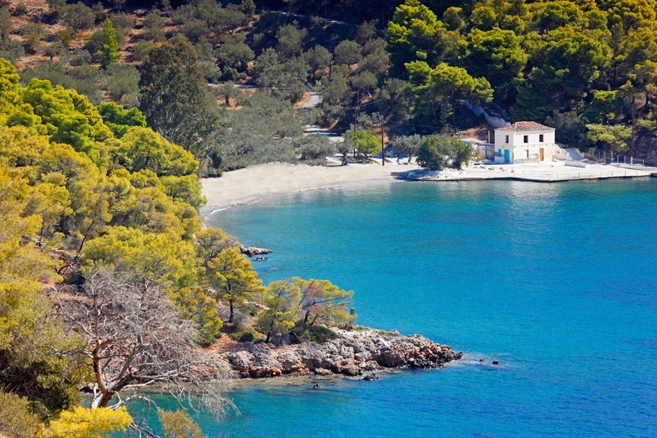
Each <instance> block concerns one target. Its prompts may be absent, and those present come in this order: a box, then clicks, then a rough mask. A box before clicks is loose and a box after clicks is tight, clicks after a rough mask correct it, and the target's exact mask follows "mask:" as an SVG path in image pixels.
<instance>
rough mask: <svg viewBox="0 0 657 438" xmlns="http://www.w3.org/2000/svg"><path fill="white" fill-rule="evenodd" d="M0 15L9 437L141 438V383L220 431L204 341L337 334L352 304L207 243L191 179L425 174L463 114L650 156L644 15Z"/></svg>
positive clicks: (407, 11) (544, 4)
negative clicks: (294, 170)
mask: <svg viewBox="0 0 657 438" xmlns="http://www.w3.org/2000/svg"><path fill="white" fill-rule="evenodd" d="M0 5H2V9H0V58H4V59H0V222H1V223H2V224H3V228H2V231H0V236H1V237H0V246H1V248H2V251H0V432H2V433H4V434H6V435H8V436H35V435H39V434H41V435H43V436H50V437H65V436H66V437H69V436H80V437H82V436H84V437H87V436H101V435H102V434H104V433H106V432H110V431H117V430H124V431H125V430H137V429H138V428H141V427H143V425H142V424H141V423H140V422H139V419H136V418H132V417H131V416H130V415H129V414H128V412H127V410H126V408H125V406H126V405H127V404H129V402H130V401H131V400H132V399H131V396H130V395H129V394H130V392H129V391H130V390H132V389H135V388H139V387H141V386H143V385H145V384H147V383H148V384H155V383H156V384H158V385H160V386H161V387H164V388H167V387H168V388H169V389H170V390H171V391H172V392H175V393H178V394H181V398H184V400H181V403H182V404H181V406H189V405H190V404H194V403H204V404H205V405H206V406H207V409H210V410H212V411H213V412H215V413H216V414H217V415H221V413H222V412H225V410H226V409H230V404H229V403H228V402H227V401H226V400H225V399H223V398H222V397H221V395H220V394H216V393H213V392H209V391H207V388H206V386H207V385H203V382H206V381H208V380H211V379H220V378H221V374H220V370H216V369H214V368H213V367H212V366H211V364H212V360H211V357H209V356H208V355H209V354H211V349H209V348H206V347H208V346H212V345H213V344H214V343H215V342H216V339H217V338H219V337H221V336H222V335H223V336H230V337H232V338H233V339H235V340H237V341H243V342H271V341H273V340H280V339H288V340H289V339H295V340H296V341H298V342H303V341H304V340H318V339H323V338H326V337H330V336H331V331H330V328H329V327H331V326H345V325H349V324H352V323H353V315H350V314H349V312H348V306H349V302H350V300H351V297H352V292H350V291H345V290H341V289H340V288H338V287H337V286H335V285H333V284H331V283H329V282H328V281H315V280H310V281H306V280H301V279H298V278H292V279H290V280H288V281H284V282H276V283H273V284H271V285H269V286H265V285H263V284H262V283H261V281H260V280H259V279H258V277H257V274H256V273H255V271H254V270H253V269H252V266H251V263H250V261H249V260H248V259H247V258H245V257H244V256H243V255H242V254H241V253H240V245H239V242H238V241H237V239H235V238H234V237H232V236H229V235H227V234H226V233H225V232H224V231H222V230H218V229H203V228H202V226H201V220H200V218H199V217H198V209H199V208H200V207H201V206H202V205H203V204H204V202H205V199H204V198H203V195H202V193H201V186H200V182H199V177H200V176H205V175H211V176H219V175H220V174H221V172H223V171H226V170H231V169H236V168H240V167H245V166H248V165H252V164H257V163H264V162H270V161H284V162H302V163H309V164H321V163H323V162H325V160H326V157H327V156H330V155H333V154H335V153H341V154H342V155H343V156H344V160H345V162H346V157H347V152H349V151H352V150H354V149H357V150H358V151H359V152H360V153H362V154H363V155H364V158H365V159H366V158H367V155H368V154H372V153H374V152H376V151H377V150H380V149H379V148H380V135H383V137H384V138H385V139H386V140H385V141H387V142H388V143H389V144H390V145H392V147H393V148H395V149H396V150H397V151H400V152H404V153H407V154H409V155H416V154H418V153H419V157H418V158H419V161H420V162H422V163H426V165H427V167H432V168H440V167H442V166H443V165H444V163H443V162H442V161H441V160H443V159H444V157H445V156H446V154H447V152H445V151H448V152H449V154H452V155H453V157H452V161H456V162H459V160H461V154H462V153H463V150H462V148H459V147H460V146H462V145H460V143H459V142H454V141H449V140H448V139H446V137H432V138H431V139H430V141H427V140H423V137H422V136H424V135H428V134H435V133H446V134H453V133H455V132H458V131H459V130H465V129H470V128H477V127H481V126H484V128H485V120H483V119H481V118H477V117H476V116H474V114H473V113H472V111H470V110H469V109H468V107H467V106H466V102H469V103H470V104H472V105H482V106H483V107H484V108H486V109H487V110H489V111H491V112H496V113H498V114H500V115H501V116H504V117H508V118H509V119H510V120H514V121H517V120H534V121H538V122H542V123H546V124H548V125H550V126H553V127H555V128H556V129H557V136H558V137H557V140H558V141H559V142H561V143H565V144H567V145H570V146H575V147H580V148H582V149H584V150H589V149H593V148H601V149H606V150H607V149H611V150H614V151H617V152H621V151H628V153H631V154H633V155H635V156H644V157H646V158H649V159H652V160H653V161H655V160H657V155H656V154H655V151H656V150H657V142H655V132H656V131H657V121H656V120H655V112H654V106H655V96H656V94H657V88H656V83H655V82H656V81H655V79H656V78H657V45H656V43H655V41H656V38H655V37H656V36H657V35H656V33H657V12H656V8H655V7H656V5H655V2H654V1H653V0H600V1H593V0H577V1H535V2H531V1H523V0H513V1H505V0H488V1H472V2H450V1H438V0H436V1H431V0H427V1H425V2H420V1H418V0H407V1H406V2H403V3H402V2H399V1H392V0H390V1H382V2H378V1H377V2H375V1H355V0H326V1H319V0H318V1H310V0H298V1H294V0H291V1H287V0H281V1H264V0H263V1H258V0H256V1H255V3H254V2H253V1H251V0H241V1H237V2H233V3H218V2H216V1H215V0H194V1H190V2H175V1H168V0H162V1H160V2H157V4H152V2H146V1H141V2H139V1H138V2H131V1H127V2H126V1H122V0H114V1H110V2H105V3H101V2H98V3H89V4H85V3H66V1H64V0H47V1H45V0H44V1H42V0H30V1H27V0H26V1H20V0H18V1H15V0H11V1H7V0H0ZM311 94H318V95H321V102H320V103H319V104H317V105H314V106H310V107H306V108H303V106H304V105H305V104H306V103H307V102H309V97H310V96H311ZM310 124H316V125H319V126H321V127H324V128H326V129H327V130H328V131H329V132H335V133H344V134H345V135H344V137H345V142H344V143H342V144H337V145H336V144H334V143H331V142H330V141H329V140H328V139H327V138H326V137H325V136H318V135H312V136H309V135H304V125H310ZM421 143H424V144H425V145H428V146H427V147H426V148H425V150H424V152H421V151H420V144H421ZM431 151H434V153H427V152H431ZM465 159H467V157H465V158H463V160H465ZM461 161H462V160H461ZM190 352H193V354H192V353H190ZM81 389H84V390H85V391H87V392H90V400H91V401H90V404H91V409H88V408H82V407H80V400H81V394H80V390H81ZM126 394H128V395H126ZM108 408H112V409H108ZM160 418H161V421H162V423H163V425H164V427H165V430H168V431H169V435H168V436H187V435H184V434H183V435H176V433H178V432H175V431H176V430H180V428H181V427H183V428H186V429H185V430H186V431H188V432H189V431H196V432H198V433H199V434H200V431H198V430H197V429H195V427H196V426H195V425H194V424H193V422H192V421H191V419H190V418H189V417H188V416H187V414H185V412H184V411H179V412H163V411H161V412H160ZM196 432H194V433H196ZM185 433H187V432H185ZM195 436H200V435H195Z"/></svg>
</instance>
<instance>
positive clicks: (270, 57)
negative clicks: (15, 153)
mask: <svg viewBox="0 0 657 438" xmlns="http://www.w3.org/2000/svg"><path fill="white" fill-rule="evenodd" d="M5 2H6V0H5ZM374 3H376V5H375V4H374ZM400 3H401V2H395V1H388V2H383V3H381V2H367V1H364V2H362V1H358V2H356V1H347V0H334V1H330V0H326V1H304V0H299V1H262V2H255V3H254V2H253V1H251V0H244V1H236V2H234V3H230V2H228V3H223V4H222V3H218V2H216V1H215V0H195V1H190V2H169V1H167V0H164V1H162V2H157V3H156V4H155V5H153V4H152V3H149V2H143V1H142V2H130V1H128V2H125V1H121V0H115V1H113V2H106V3H95V4H91V3H90V4H89V5H85V4H83V3H75V4H66V3H65V2H64V1H63V0H48V2H47V3H45V2H44V3H43V4H42V6H41V7H39V8H37V7H33V6H31V7H30V8H28V7H27V6H26V5H25V3H21V2H20V1H12V2H11V4H10V5H9V6H7V7H6V8H5V11H2V13H0V56H4V57H5V58H7V59H9V60H11V61H12V62H15V63H16V65H17V66H18V68H19V70H20V71H21V78H22V83H23V85H27V84H28V83H29V81H30V80H31V79H32V78H35V77H37V78H41V79H48V80H50V81H51V83H53V84H54V85H57V84H61V85H63V86H65V87H70V88H74V89H76V90H77V91H78V92H79V93H81V94H84V95H86V96H87V97H88V98H89V99H90V101H91V102H92V103H93V104H99V103H100V102H102V101H107V100H110V101H113V102H116V103H118V104H119V105H121V106H123V107H124V108H130V107H138V108H140V110H141V111H142V112H143V114H144V115H145V116H146V119H147V121H148V123H149V124H150V125H151V126H153V128H154V129H155V130H156V131H157V132H159V133H160V134H162V135H163V136H164V137H165V138H167V139H168V140H170V141H173V142H174V143H178V144H181V145H182V146H184V147H185V148H186V149H187V150H190V151H192V152H193V153H194V154H195V156H196V158H197V159H198V160H199V161H200V162H201V174H203V175H219V174H220V173H221V172H222V171H224V170H230V169H235V168H240V167H244V166H248V165H250V164H258V163H263V162H269V161H287V162H307V163H310V164H317V163H321V162H323V160H324V157H325V156H327V155H332V154H333V153H336V152H342V153H343V154H346V152H347V151H348V150H350V149H354V144H353V142H351V144H348V143H349V142H347V143H345V144H342V145H339V144H338V145H337V149H336V145H334V144H332V143H330V142H328V141H326V139H325V138H324V136H307V135H304V133H303V127H304V125H310V124H316V125H319V126H321V127H323V128H327V129H329V132H333V133H340V134H342V133H345V132H347V131H359V134H357V135H352V136H351V138H352V139H353V138H365V137H366V138H368V140H371V138H372V135H374V134H376V133H377V132H380V131H384V132H385V138H386V140H385V141H386V142H387V143H388V144H390V145H392V146H393V147H395V148H396V147H397V145H408V142H404V141H395V137H399V136H409V135H413V134H422V135H426V134H434V133H440V132H443V133H454V132H457V131H459V130H465V129H470V128H479V127H483V128H485V121H484V120H483V119H482V118H477V117H476V116H475V115H474V114H473V113H472V112H471V111H470V110H469V109H467V107H466V106H465V105H464V104H465V103H466V102H469V103H471V104H473V105H482V106H483V107H484V108H485V109H487V110H488V111H489V112H490V113H493V114H497V115H500V116H501V117H505V118H507V119H508V120H510V121H519V120H533V121H538V122H541V123H546V124H548V125H550V126H553V127H555V128H556V129H557V141H559V142H560V143H564V144H567V145H568V146H572V147H579V148H581V149H583V150H584V151H589V150H591V149H593V148H599V149H612V150H614V151H619V152H620V151H622V152H627V153H629V154H632V155H635V156H640V157H641V156H642V157H647V158H649V160H655V159H657V155H656V153H655V150H656V149H657V145H656V144H655V135H654V132H655V130H656V129H657V125H656V124H655V120H654V108H653V107H654V97H655V90H654V82H655V75H656V74H657V70H656V67H655V63H656V62H657V49H656V48H655V47H654V41H655V35H654V32H656V31H655V26H656V24H655V23H656V20H657V16H656V12H655V4H654V1H652V0H618V1H615V0H606V1H602V0H601V1H597V2H596V1H593V0H591V1H585V0H579V1H549V2H547V1H545V2H541V1H534V2H532V1H523V0H514V1H503V0H488V1H479V2H474V1H473V2H450V1H426V2H424V3H423V2H420V1H418V0H408V1H406V2H404V3H401V4H400ZM6 4H9V3H6ZM341 20H345V21H341ZM174 46H175V47H177V49H173V47H174ZM166 51H170V52H171V53H169V54H165V53H164V52H166ZM183 60H184V63H185V66H186V69H185V71H179V72H178V73H177V74H176V77H175V79H174V81H172V80H169V79H170V78H165V76H162V75H160V77H159V78H158V77H157V74H158V73H157V72H158V71H159V72H160V73H161V72H163V71H164V70H165V69H166V68H167V67H166V66H167V65H169V66H171V65H175V64H176V63H178V64H179V63H180V62H182V61H183ZM167 63H168V64H167ZM179 70H180V69H179ZM158 81H161V82H158ZM175 81H178V83H176V82H175ZM165 83H166V85H167V89H166V91H163V92H161V93H160V94H159V95H151V94H152V93H153V90H155V89H157V88H158V87H160V88H161V85H163V84H165ZM208 84H209V85H208ZM310 93H319V94H320V95H321V103H320V104H319V105H314V106H311V107H308V108H305V110H303V111H302V110H300V108H301V107H302V106H303V105H304V103H305V102H307V101H308V97H309V95H310ZM165 101H166V102H168V103H167V105H166V108H167V110H168V111H169V114H168V115H167V116H161V117H159V118H160V120H156V118H157V117H156V114H157V113H158V110H159V109H161V108H162V106H161V104H162V103H163V102H165ZM191 102H193V103H191ZM171 103H176V105H177V107H176V108H169V106H170V104H171ZM190 110H193V111H190ZM192 114H193V115H192ZM165 125H168V126H165ZM181 126H184V127H187V126H189V127H190V128H189V129H185V128H183V131H186V132H180V130H179V128H180V127H181ZM174 131H178V132H176V133H174ZM191 132H193V134H191V135H190V133H191ZM369 143H371V141H369V142H357V143H356V145H355V146H356V147H358V146H360V147H361V148H363V149H365V150H367V145H368V144H369ZM402 152H411V153H412V152H414V151H413V150H411V151H402Z"/></svg>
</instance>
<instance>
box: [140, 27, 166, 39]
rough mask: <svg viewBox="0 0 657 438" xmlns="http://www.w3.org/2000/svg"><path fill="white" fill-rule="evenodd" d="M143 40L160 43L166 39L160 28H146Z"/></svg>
mask: <svg viewBox="0 0 657 438" xmlns="http://www.w3.org/2000/svg"><path fill="white" fill-rule="evenodd" d="M144 39H147V40H150V41H154V42H156V43H160V42H162V41H165V40H166V39H167V37H166V34H165V33H164V29H162V28H161V27H147V28H145V29H144Z"/></svg>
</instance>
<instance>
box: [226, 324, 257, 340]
mask: <svg viewBox="0 0 657 438" xmlns="http://www.w3.org/2000/svg"><path fill="white" fill-rule="evenodd" d="M230 337H231V338H232V339H233V340H235V341H237V342H255V341H258V340H260V339H261V338H260V336H259V335H258V332H256V331H255V330H254V329H252V328H251V327H249V328H246V329H244V330H240V331H239V332H235V333H233V334H232V335H230Z"/></svg>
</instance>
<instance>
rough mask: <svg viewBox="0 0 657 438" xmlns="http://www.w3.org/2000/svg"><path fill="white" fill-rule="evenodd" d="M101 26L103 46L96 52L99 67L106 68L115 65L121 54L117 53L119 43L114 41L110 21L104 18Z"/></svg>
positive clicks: (113, 31)
mask: <svg viewBox="0 0 657 438" xmlns="http://www.w3.org/2000/svg"><path fill="white" fill-rule="evenodd" d="M102 26H103V41H104V42H103V45H102V46H101V48H100V49H99V50H98V54H99V55H100V65H102V66H103V67H107V66H108V65H110V64H114V63H116V62H117V61H118V60H119V58H120V57H121V54H120V53H119V42H118V41H117V39H116V30H115V29H114V26H113V25H112V20H110V19H109V18H106V19H105V21H103V23H102Z"/></svg>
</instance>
